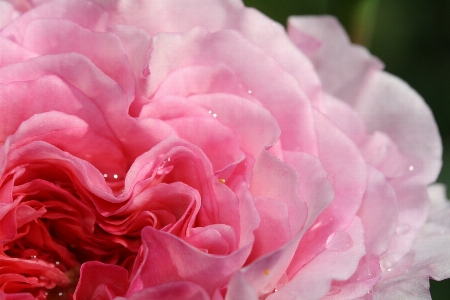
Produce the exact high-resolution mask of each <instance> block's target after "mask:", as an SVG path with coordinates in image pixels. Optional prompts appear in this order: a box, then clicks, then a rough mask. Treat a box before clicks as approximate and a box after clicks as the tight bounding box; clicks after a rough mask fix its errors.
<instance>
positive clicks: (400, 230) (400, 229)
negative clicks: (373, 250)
mask: <svg viewBox="0 0 450 300" xmlns="http://www.w3.org/2000/svg"><path fill="white" fill-rule="evenodd" d="M409 229H410V227H409V225H408V224H400V225H398V226H397V229H396V230H395V232H396V233H397V234H407V233H408V232H409Z"/></svg>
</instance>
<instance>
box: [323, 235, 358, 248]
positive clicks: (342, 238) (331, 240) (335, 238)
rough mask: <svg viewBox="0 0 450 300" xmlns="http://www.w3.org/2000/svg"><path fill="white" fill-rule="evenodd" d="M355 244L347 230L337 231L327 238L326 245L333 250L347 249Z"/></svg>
mask: <svg viewBox="0 0 450 300" xmlns="http://www.w3.org/2000/svg"><path fill="white" fill-rule="evenodd" d="M351 246H353V240H352V238H351V236H350V235H349V234H348V233H347V232H345V231H337V232H334V233H332V234H330V236H329V237H328V239H327V243H326V247H327V249H330V250H332V251H345V250H348V249H350V247H351Z"/></svg>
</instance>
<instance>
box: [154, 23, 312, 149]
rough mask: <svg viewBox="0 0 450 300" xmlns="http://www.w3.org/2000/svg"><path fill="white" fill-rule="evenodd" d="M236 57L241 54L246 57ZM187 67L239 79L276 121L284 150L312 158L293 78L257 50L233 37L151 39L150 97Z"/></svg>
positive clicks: (307, 119)
mask: <svg viewBox="0 0 450 300" xmlns="http://www.w3.org/2000/svg"><path fill="white" fill-rule="evenodd" d="M224 49H226V51H225V50H224ZM179 53H183V55H179ZM241 53H246V57H243V56H242V55H241ZM192 64H196V65H208V66H215V65H218V64H226V65H227V66H228V67H229V68H230V69H231V70H233V71H234V72H235V74H236V75H237V76H239V78H241V84H242V85H243V86H245V87H246V88H247V89H248V90H250V91H252V95H253V96H254V97H255V98H256V99H258V100H259V101H260V102H261V103H262V104H263V105H264V107H265V108H266V109H267V110H269V111H270V113H271V114H272V115H273V116H274V117H275V118H276V120H277V121H278V124H279V127H280V128H281V132H282V134H281V142H282V143H283V147H284V148H285V149H297V148H298V149H299V150H302V151H305V152H309V153H316V148H315V145H316V143H315V141H316V137H315V132H314V129H313V126H312V124H313V121H312V110H311V104H310V101H309V99H308V98H307V97H306V95H305V94H304V92H303V91H302V90H301V89H299V87H298V82H297V81H296V80H295V78H293V77H292V76H291V75H289V74H288V73H286V72H285V71H284V70H283V69H281V68H280V67H279V65H277V64H276V63H275V62H274V61H273V60H272V59H271V58H270V57H269V56H267V54H266V53H264V52H263V51H262V50H261V49H259V48H257V47H255V46H254V45H252V44H251V43H249V42H248V41H247V40H245V39H244V38H243V37H242V36H241V35H239V34H238V33H236V32H233V31H220V32H217V33H208V32H206V31H205V30H204V29H201V28H194V29H192V30H191V31H189V32H187V33H184V34H168V33H161V34H158V35H157V36H156V37H154V38H153V52H152V59H151V61H150V71H151V75H150V82H151V87H150V90H151V91H152V92H153V91H155V90H156V89H157V88H158V86H159V85H160V84H161V83H162V82H163V80H164V79H165V78H166V77H167V75H168V74H169V73H170V72H172V71H174V70H176V69H179V68H182V67H185V66H187V65H192ZM254 74H264V76H254ZM267 82H271V84H267Z"/></svg>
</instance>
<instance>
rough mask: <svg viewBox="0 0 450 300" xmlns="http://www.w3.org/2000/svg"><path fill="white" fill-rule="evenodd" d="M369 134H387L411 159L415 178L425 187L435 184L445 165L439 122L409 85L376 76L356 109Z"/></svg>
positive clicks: (382, 74) (379, 75)
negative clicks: (442, 166)
mask: <svg viewBox="0 0 450 300" xmlns="http://www.w3.org/2000/svg"><path fill="white" fill-rule="evenodd" d="M355 108H356V110H357V111H358V112H359V113H360V114H361V116H362V117H363V119H364V120H365V122H366V125H367V129H368V130H369V131H375V130H378V131H381V132H384V133H386V134H387V135H388V136H389V137H390V138H391V139H392V140H393V141H395V142H396V144H397V146H398V147H399V149H400V151H401V152H403V153H405V154H407V155H409V156H411V157H410V162H409V163H410V165H411V166H412V167H413V168H414V172H413V176H414V177H415V178H416V179H417V180H420V182H423V183H425V184H428V183H431V182H433V181H434V180H436V177H437V175H438V173H439V171H440V168H441V165H442V160H441V157H442V144H441V139H440V137H439V132H438V128H437V126H436V122H435V121H434V120H433V115H432V113H431V110H430V109H429V107H428V106H427V105H426V104H425V102H424V101H423V99H422V98H421V97H420V96H419V95H418V94H417V93H416V92H415V91H414V90H412V89H411V88H410V87H409V86H408V85H407V84H406V83H404V82H403V81H401V80H400V79H398V78H396V77H395V76H393V75H389V74H387V73H381V72H379V73H377V74H376V75H374V76H373V78H371V80H370V82H369V83H368V86H367V87H366V88H365V89H364V90H363V91H362V93H361V94H360V97H359V100H358V102H357V103H356V106H355Z"/></svg>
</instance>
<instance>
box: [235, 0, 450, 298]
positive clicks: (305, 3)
mask: <svg viewBox="0 0 450 300" xmlns="http://www.w3.org/2000/svg"><path fill="white" fill-rule="evenodd" d="M244 2H245V4H246V5H247V6H252V7H255V8H257V9H258V10H260V11H262V12H263V13H264V14H266V15H268V16H269V17H271V18H272V19H274V20H276V21H278V22H279V23H281V24H283V25H285V24H286V19H287V17H288V16H290V15H305V14H314V15H320V14H329V15H334V16H336V17H337V18H338V19H339V20H340V22H341V23H342V24H343V25H344V26H345V28H346V29H347V32H349V34H350V37H351V39H352V40H353V42H355V43H359V44H362V45H364V46H366V47H367V48H369V50H370V51H371V52H372V54H374V55H375V56H377V57H379V58H380V59H381V60H382V61H383V62H384V63H385V65H386V70H387V71H388V72H390V73H392V74H395V75H397V76H399V77H401V78H402V79H403V80H405V81H406V82H408V83H409V84H410V85H411V86H412V87H413V88H414V89H415V90H416V91H418V92H419V94H421V95H422V97H423V98H424V99H425V101H426V102H427V103H428V105H429V106H430V107H431V109H432V110H433V113H434V115H435V117H436V121H437V123H438V126H439V130H440V132H441V136H442V139H443V144H444V166H443V169H442V172H441V175H440V176H439V179H438V181H440V182H443V183H445V184H446V185H447V186H450V116H448V114H449V113H450V1H449V0H433V1H429V0H244ZM447 194H448V193H447ZM449 251H450V249H449ZM431 294H432V298H433V299H434V300H444V299H445V300H447V299H450V280H445V281H442V282H435V281H431Z"/></svg>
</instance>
